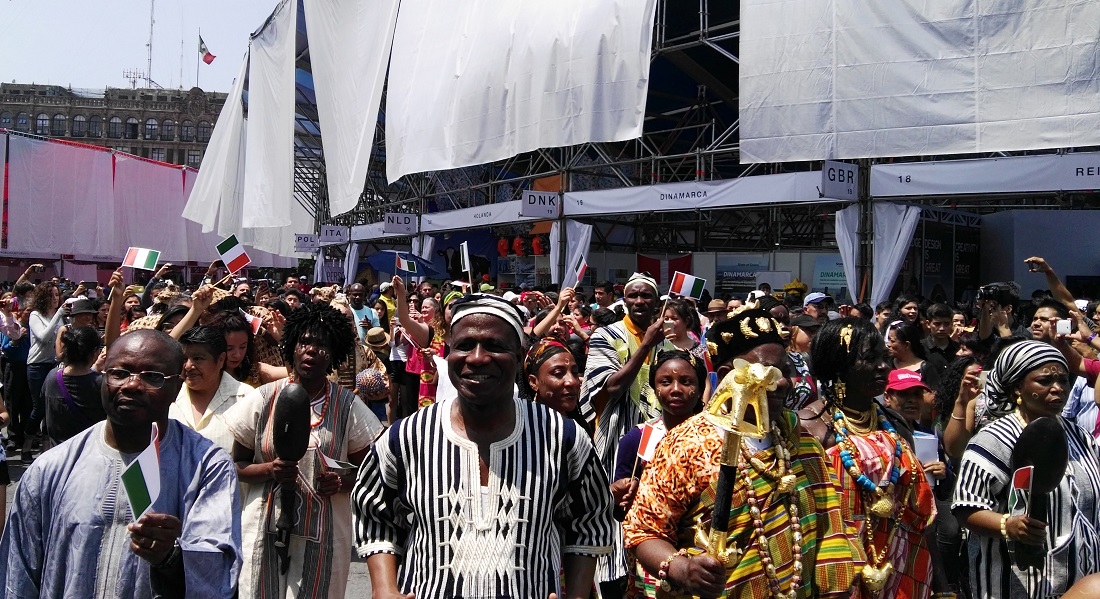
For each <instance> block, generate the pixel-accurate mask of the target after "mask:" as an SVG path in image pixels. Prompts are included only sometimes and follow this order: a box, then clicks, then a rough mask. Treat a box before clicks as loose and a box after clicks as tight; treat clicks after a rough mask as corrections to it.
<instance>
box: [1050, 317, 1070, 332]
mask: <svg viewBox="0 0 1100 599" xmlns="http://www.w3.org/2000/svg"><path fill="white" fill-rule="evenodd" d="M1071 332H1073V331H1072V330H1071V326H1070V322H1069V320H1068V319H1065V318H1063V319H1061V320H1059V321H1058V322H1057V323H1055V325H1054V334H1055V335H1058V336H1059V337H1062V336H1064V335H1069V334H1070V333H1071Z"/></svg>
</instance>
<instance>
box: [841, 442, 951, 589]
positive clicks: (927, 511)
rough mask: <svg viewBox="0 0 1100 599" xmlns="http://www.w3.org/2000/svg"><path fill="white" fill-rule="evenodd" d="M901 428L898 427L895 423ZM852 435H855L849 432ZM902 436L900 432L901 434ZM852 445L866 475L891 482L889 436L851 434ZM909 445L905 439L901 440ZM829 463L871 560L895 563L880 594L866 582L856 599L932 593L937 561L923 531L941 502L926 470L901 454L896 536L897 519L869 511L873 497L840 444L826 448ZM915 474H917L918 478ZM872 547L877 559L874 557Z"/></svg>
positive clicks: (844, 505)
mask: <svg viewBox="0 0 1100 599" xmlns="http://www.w3.org/2000/svg"><path fill="white" fill-rule="evenodd" d="M895 426H896V425H895ZM849 432H850V431H849ZM850 433H851V432H850ZM899 437H900V433H899ZM848 439H849V441H851V442H852V444H853V445H854V446H855V448H856V453H857V454H858V455H853V456H852V457H853V459H854V460H855V461H856V464H857V465H858V466H859V469H860V471H861V472H863V474H864V475H866V476H867V478H869V479H871V481H872V482H875V483H878V482H879V481H882V480H884V479H886V480H889V476H890V469H891V468H892V467H893V465H894V461H895V459H894V450H895V447H896V446H895V443H894V440H893V438H891V437H890V436H889V435H888V434H886V432H884V431H882V430H876V431H873V432H871V433H870V434H868V435H862V436H861V435H857V434H855V433H851V434H849V436H848ZM898 442H900V443H905V445H906V448H907V447H908V443H906V442H905V441H904V439H902V440H900V441H898ZM826 454H828V459H829V465H830V467H831V468H832V469H833V471H834V472H836V476H837V480H838V482H839V483H840V489H841V496H840V500H841V509H842V510H843V512H844V519H845V521H847V522H854V523H855V524H856V526H857V530H858V534H859V538H860V539H862V543H863V547H864V549H865V550H866V552H867V559H868V562H871V565H873V566H881V565H882V564H884V563H886V562H889V563H892V564H893V565H894V571H893V574H891V576H890V578H889V579H888V580H887V582H886V587H885V588H884V589H883V590H882V592H880V593H872V592H870V591H869V590H867V588H866V587H865V586H864V585H863V584H859V585H856V587H855V589H853V592H852V597H853V598H855V599H881V598H883V597H899V598H921V597H928V596H930V595H931V593H932V588H931V582H932V557H931V554H930V553H929V550H928V545H927V543H926V542H925V539H924V530H925V528H926V527H928V526H929V525H931V523H932V521H933V520H934V519H935V517H936V500H935V496H934V495H933V494H932V487H931V486H930V485H929V484H928V479H927V478H926V477H925V475H924V470H923V468H921V465H920V463H919V462H917V460H916V457H915V456H914V454H913V453H912V452H911V451H902V454H901V466H900V467H901V474H900V475H899V477H898V483H897V485H896V486H895V487H894V489H895V491H894V494H893V498H894V501H895V504H896V511H895V518H896V519H897V522H898V525H897V532H896V533H895V534H894V535H893V536H891V535H890V532H891V530H893V528H894V524H893V522H894V520H891V519H882V518H876V517H874V516H873V515H870V514H869V513H868V510H869V508H870V504H868V503H866V501H865V500H866V499H867V498H868V497H869V495H867V494H865V493H863V492H862V491H861V490H860V487H859V485H858V484H857V483H856V479H854V478H852V475H851V474H850V473H849V472H848V470H847V469H846V468H845V467H844V463H843V461H842V460H841V458H840V446H839V445H834V446H832V447H830V448H829V449H827V450H826ZM914 473H915V476H914ZM887 543H888V544H889V545H888V547H889V548H888V549H887V550H886V553H885V555H884V558H883V559H882V560H881V561H879V560H876V557H877V555H878V554H879V553H880V552H882V551H883V547H884V546H887ZM872 546H873V548H874V552H875V556H872V555H871V553H872Z"/></svg>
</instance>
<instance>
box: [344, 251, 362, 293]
mask: <svg viewBox="0 0 1100 599" xmlns="http://www.w3.org/2000/svg"><path fill="white" fill-rule="evenodd" d="M357 274H359V244H358V243H354V242H353V243H349V244H348V249H347V252H346V253H345V254H344V284H345V285H351V284H352V283H354V282H355V275H357Z"/></svg>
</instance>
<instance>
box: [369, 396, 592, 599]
mask: <svg viewBox="0 0 1100 599" xmlns="http://www.w3.org/2000/svg"><path fill="white" fill-rule="evenodd" d="M513 401H514V402H515V409H516V422H515V426H514V429H513V430H512V433H511V434H510V435H508V437H506V438H504V439H502V440H500V441H498V442H496V443H494V444H492V446H491V448H490V450H489V451H490V454H489V456H488V462H489V478H488V481H487V484H486V485H482V484H481V466H480V458H479V454H478V447H477V444H475V443H474V442H472V441H470V440H468V439H466V438H465V437H464V436H462V435H461V434H460V433H459V432H458V431H456V430H454V428H453V426H452V424H451V412H452V409H457V406H456V404H455V401H445V402H440V403H436V404H434V405H432V406H430V407H428V408H425V409H423V410H420V411H418V412H417V413H415V414H413V415H412V416H410V417H408V418H405V419H403V420H400V421H398V422H397V424H395V425H394V426H393V427H392V428H390V430H389V432H388V433H387V434H386V436H385V437H384V438H382V439H380V440H379V441H378V442H377V443H375V444H374V445H373V446H372V447H371V450H370V452H369V453H368V454H367V458H366V460H365V461H364V462H363V466H362V468H360V469H359V480H358V481H357V482H356V485H355V489H354V491H353V492H352V503H353V509H354V513H355V543H356V547H357V549H358V551H359V555H361V556H364V557H366V556H370V555H373V554H376V553H393V554H396V555H398V556H399V558H400V560H401V565H400V570H399V572H398V586H399V588H401V590H402V592H403V593H415V594H416V596H417V597H453V598H463V599H472V598H490V597H491V598H494V599H508V598H510V599H528V598H531V597H547V596H548V595H549V594H550V593H551V592H555V593H558V594H559V595H560V594H561V592H562V589H561V580H560V576H559V574H560V572H561V569H562V555H563V554H566V553H572V554H581V555H588V556H596V555H600V554H604V553H607V551H609V548H610V545H611V542H612V536H613V534H614V528H613V527H612V523H613V519H612V517H611V494H610V493H609V492H608V481H607V476H606V475H605V474H604V471H603V469H602V468H601V467H600V464H599V462H598V461H597V460H596V456H595V453H594V452H593V449H592V443H591V441H590V440H589V439H588V436H587V435H585V434H584V431H583V430H582V429H581V428H580V427H578V426H577V424H576V423H574V422H573V421H571V420H569V419H567V418H564V417H562V416H561V415H560V414H558V413H557V412H554V411H553V410H550V409H549V408H547V407H546V406H543V405H540V404H536V403H533V402H529V401H526V400H521V399H519V398H518V397H515V398H513Z"/></svg>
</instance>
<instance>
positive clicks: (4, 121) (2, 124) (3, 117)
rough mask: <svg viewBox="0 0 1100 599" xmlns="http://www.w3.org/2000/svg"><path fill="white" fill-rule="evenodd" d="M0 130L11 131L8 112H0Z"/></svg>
mask: <svg viewBox="0 0 1100 599" xmlns="http://www.w3.org/2000/svg"><path fill="white" fill-rule="evenodd" d="M0 129H11V113H10V112H0Z"/></svg>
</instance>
